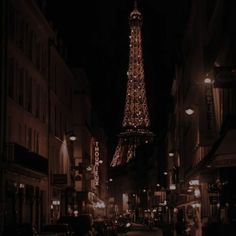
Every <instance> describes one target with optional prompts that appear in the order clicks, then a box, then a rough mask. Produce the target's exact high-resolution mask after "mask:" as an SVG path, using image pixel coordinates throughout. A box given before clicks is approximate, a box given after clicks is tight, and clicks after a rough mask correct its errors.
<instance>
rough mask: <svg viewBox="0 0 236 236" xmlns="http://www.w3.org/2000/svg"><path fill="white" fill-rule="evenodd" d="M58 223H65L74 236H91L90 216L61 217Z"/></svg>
mask: <svg viewBox="0 0 236 236" xmlns="http://www.w3.org/2000/svg"><path fill="white" fill-rule="evenodd" d="M58 223H66V224H69V225H70V226H71V229H72V231H73V232H74V234H75V235H76V236H90V235H92V225H93V218H92V215H90V214H81V215H79V216H76V217H75V216H62V217H61V218H60V219H59V220H58Z"/></svg>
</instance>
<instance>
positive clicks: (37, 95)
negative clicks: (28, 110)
mask: <svg viewBox="0 0 236 236" xmlns="http://www.w3.org/2000/svg"><path fill="white" fill-rule="evenodd" d="M39 110H40V86H39V85H38V84H37V85H36V110H35V115H36V117H37V118H40V117H39Z"/></svg>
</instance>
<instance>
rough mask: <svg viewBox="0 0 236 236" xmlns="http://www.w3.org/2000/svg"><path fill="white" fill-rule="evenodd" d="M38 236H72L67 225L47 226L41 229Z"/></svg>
mask: <svg viewBox="0 0 236 236" xmlns="http://www.w3.org/2000/svg"><path fill="white" fill-rule="evenodd" d="M39 235H40V236H67V235H72V231H71V229H70V226H69V225H68V224H48V225H44V226H43V227H42V230H41V233H40V234H39Z"/></svg>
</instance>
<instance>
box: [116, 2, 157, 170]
mask: <svg viewBox="0 0 236 236" xmlns="http://www.w3.org/2000/svg"><path fill="white" fill-rule="evenodd" d="M142 21H143V17H142V14H141V13H140V11H139V10H138V9H137V5H136V4H135V6H134V10H133V11H132V12H131V13H130V17H129V24H130V30H131V31H130V36H129V38H130V51H129V67H128V72H127V77H128V81H127V91H126V100H125V109H124V118H123V123H122V128H123V129H122V132H121V133H120V135H119V141H118V145H117V147H116V150H115V153H114V156H113V159H112V162H111V166H113V167H114V166H117V165H120V164H123V163H125V162H128V161H129V160H130V159H132V158H133V157H134V156H135V151H136V148H137V147H138V146H139V145H140V144H141V143H148V142H150V141H151V140H152V139H153V137H154V134H153V133H152V132H151V131H150V130H149V127H150V120H149V114H148V107H147V99H146V90H145V81H144V66H143V56H142V38H141V26H142Z"/></svg>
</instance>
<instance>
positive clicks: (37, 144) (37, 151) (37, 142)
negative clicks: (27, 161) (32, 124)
mask: <svg viewBox="0 0 236 236" xmlns="http://www.w3.org/2000/svg"><path fill="white" fill-rule="evenodd" d="M35 151H36V153H39V132H37V133H36V148H35Z"/></svg>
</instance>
